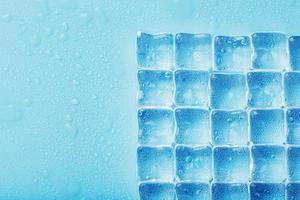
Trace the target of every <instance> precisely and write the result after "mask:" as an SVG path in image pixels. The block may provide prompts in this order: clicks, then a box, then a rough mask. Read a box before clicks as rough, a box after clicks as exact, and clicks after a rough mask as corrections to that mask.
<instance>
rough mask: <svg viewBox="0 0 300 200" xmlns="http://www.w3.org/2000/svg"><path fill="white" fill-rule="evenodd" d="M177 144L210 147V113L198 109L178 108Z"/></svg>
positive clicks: (176, 115) (176, 112)
mask: <svg viewBox="0 0 300 200" xmlns="http://www.w3.org/2000/svg"><path fill="white" fill-rule="evenodd" d="M175 119H176V143H178V144H188V145H208V144H209V143H210V126H209V111H208V110H204V109H197V108H177V109H176V110H175Z"/></svg>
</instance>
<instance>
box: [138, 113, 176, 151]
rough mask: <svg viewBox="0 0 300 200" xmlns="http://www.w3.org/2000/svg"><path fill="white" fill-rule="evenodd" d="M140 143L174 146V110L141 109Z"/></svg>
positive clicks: (139, 115)
mask: <svg viewBox="0 0 300 200" xmlns="http://www.w3.org/2000/svg"><path fill="white" fill-rule="evenodd" d="M138 122H139V143H140V144H142V145H172V143H173V141H174V128H175V127H174V126H175V125H174V124H175V120H174V116H173V111H172V109H153V108H150V109H144V108H142V109H140V110H139V111H138Z"/></svg>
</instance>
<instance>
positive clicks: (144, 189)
mask: <svg viewBox="0 0 300 200" xmlns="http://www.w3.org/2000/svg"><path fill="white" fill-rule="evenodd" d="M139 193H140V200H176V192H175V187H174V185H173V184H171V183H162V182H150V183H141V184H140V186H139Z"/></svg>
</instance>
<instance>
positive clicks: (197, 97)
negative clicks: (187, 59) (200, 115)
mask: <svg viewBox="0 0 300 200" xmlns="http://www.w3.org/2000/svg"><path fill="white" fill-rule="evenodd" d="M208 84H209V73H208V72H200V71H186V70H178V71H176V72H175V85H176V93H175V99H176V105H179V106H202V107H207V106H208V104H209V86H208Z"/></svg>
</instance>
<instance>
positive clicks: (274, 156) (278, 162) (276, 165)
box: [251, 145, 286, 183]
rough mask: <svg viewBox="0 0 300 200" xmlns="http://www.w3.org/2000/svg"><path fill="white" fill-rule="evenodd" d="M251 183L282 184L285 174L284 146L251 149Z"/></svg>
mask: <svg viewBox="0 0 300 200" xmlns="http://www.w3.org/2000/svg"><path fill="white" fill-rule="evenodd" d="M251 153H252V160H253V168H252V181H257V182H273V183H276V182H283V181H284V180H285V177H286V173H285V169H286V168H285V149H284V146H272V145H261V146H260V145H259V146H253V147H252V151H251Z"/></svg>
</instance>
